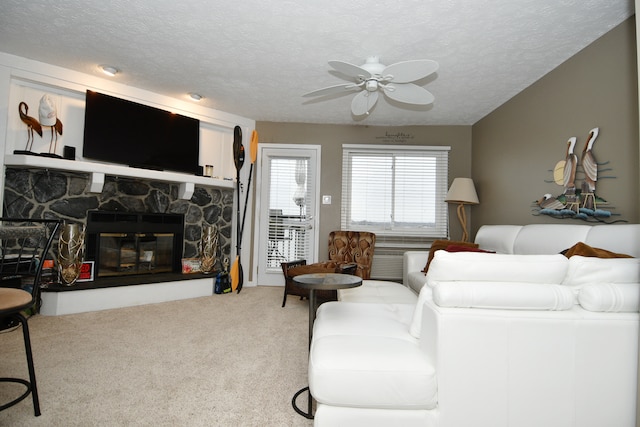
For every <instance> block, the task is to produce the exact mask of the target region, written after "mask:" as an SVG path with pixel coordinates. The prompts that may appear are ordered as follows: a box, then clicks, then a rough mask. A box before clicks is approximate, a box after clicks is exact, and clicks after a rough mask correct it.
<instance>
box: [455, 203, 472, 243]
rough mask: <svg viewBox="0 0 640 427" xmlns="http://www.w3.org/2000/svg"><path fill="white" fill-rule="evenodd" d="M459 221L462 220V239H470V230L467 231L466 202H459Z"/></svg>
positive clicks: (464, 240)
mask: <svg viewBox="0 0 640 427" xmlns="http://www.w3.org/2000/svg"><path fill="white" fill-rule="evenodd" d="M457 212H458V221H460V226H461V227H462V241H463V242H466V241H468V240H469V232H468V231H467V212H466V211H465V209H464V203H460V204H458V210H457Z"/></svg>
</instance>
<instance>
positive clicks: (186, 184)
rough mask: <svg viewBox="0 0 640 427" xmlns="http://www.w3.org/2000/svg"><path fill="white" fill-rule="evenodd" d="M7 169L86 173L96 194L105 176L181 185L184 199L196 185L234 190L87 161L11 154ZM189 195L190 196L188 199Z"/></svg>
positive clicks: (226, 184) (221, 183) (215, 182)
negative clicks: (19, 168) (89, 176)
mask: <svg viewBox="0 0 640 427" xmlns="http://www.w3.org/2000/svg"><path fill="white" fill-rule="evenodd" d="M4 164H5V166H14V167H24V168H40V169H55V170H63V171H70V172H85V173H89V174H91V180H92V184H91V189H92V191H93V192H100V191H102V184H104V176H105V175H113V176H123V177H129V178H143V179H150V180H154V181H162V182H170V183H176V184H180V193H181V198H183V199H190V198H191V195H192V194H193V187H194V185H199V186H203V187H216V188H234V185H235V183H234V181H231V180H225V179H217V178H209V177H204V176H196V175H188V174H184V173H177V172H163V171H155V170H149V169H139V168H131V167H128V166H119V165H112V164H107V163H95V162H83V161H77V160H67V159H58V158H51V157H44V156H32V155H28V154H9V155H6V156H5V157H4ZM187 196H188V197H187Z"/></svg>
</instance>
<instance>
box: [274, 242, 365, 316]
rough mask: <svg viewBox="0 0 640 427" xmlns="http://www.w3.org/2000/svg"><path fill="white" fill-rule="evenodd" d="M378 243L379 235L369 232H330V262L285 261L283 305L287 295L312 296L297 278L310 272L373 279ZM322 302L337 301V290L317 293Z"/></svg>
mask: <svg viewBox="0 0 640 427" xmlns="http://www.w3.org/2000/svg"><path fill="white" fill-rule="evenodd" d="M375 244H376V235H375V234H374V233H370V232H367V231H332V232H331V233H329V260H328V261H323V262H318V263H315V264H308V265H307V262H306V261H305V260H296V261H289V262H283V263H282V264H281V266H282V272H283V274H284V279H285V286H284V297H283V299H282V306H283V307H284V306H285V304H286V302H287V295H296V296H300V297H302V298H305V297H308V296H309V291H308V290H307V289H302V288H300V287H299V286H297V285H296V284H295V282H294V281H293V278H294V277H295V276H298V275H300V274H308V273H344V274H355V275H356V276H359V277H361V278H362V279H370V278H371V264H372V262H373V251H374V248H375ZM316 297H317V298H318V301H330V300H335V299H336V291H318V292H316Z"/></svg>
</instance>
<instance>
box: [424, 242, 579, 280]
mask: <svg viewBox="0 0 640 427" xmlns="http://www.w3.org/2000/svg"><path fill="white" fill-rule="evenodd" d="M568 267H569V261H568V259H567V258H566V257H565V256H564V255H561V254H555V255H512V254H489V253H480V252H447V251H438V252H436V253H435V254H434V256H433V261H432V262H431V265H430V266H429V271H428V272H427V284H428V285H429V286H431V287H433V286H434V285H435V284H436V283H439V282H452V281H460V280H464V281H474V282H504V281H507V280H508V281H509V282H518V283H557V284H560V283H562V280H563V279H564V277H565V275H566V273H567V269H568Z"/></svg>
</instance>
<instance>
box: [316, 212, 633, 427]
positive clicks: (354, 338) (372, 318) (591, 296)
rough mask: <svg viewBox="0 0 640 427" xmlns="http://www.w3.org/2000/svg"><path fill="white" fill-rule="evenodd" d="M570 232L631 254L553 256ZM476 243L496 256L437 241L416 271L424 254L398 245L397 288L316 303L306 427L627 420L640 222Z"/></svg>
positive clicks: (524, 229)
mask: <svg viewBox="0 0 640 427" xmlns="http://www.w3.org/2000/svg"><path fill="white" fill-rule="evenodd" d="M579 241H583V242H585V243H587V244H589V245H591V246H593V247H597V248H603V249H607V250H610V251H614V252H618V253H626V254H630V255H632V256H634V257H636V258H634V259H629V258H616V259H601V258H587V257H582V256H573V257H571V258H569V259H567V258H566V257H564V256H563V255H560V254H559V252H560V251H562V250H564V249H567V248H569V247H571V246H572V245H574V244H575V243H576V242H579ZM476 243H479V245H480V247H481V248H483V249H488V250H493V251H495V252H497V254H487V253H469V252H464V253H448V252H446V251H438V252H436V254H435V257H434V260H433V262H432V264H431V266H430V268H429V272H428V274H427V275H426V276H425V275H424V273H420V274H414V273H418V272H419V271H420V270H422V269H423V268H424V266H425V264H426V261H427V254H428V253H427V252H422V253H420V254H417V253H408V254H407V255H406V256H405V268H407V271H405V284H406V285H407V286H403V285H400V284H396V285H395V286H396V287H397V288H395V289H397V290H398V292H397V293H395V292H394V290H393V289H394V285H393V284H391V283H388V282H384V284H378V285H379V286H376V283H375V281H374V282H369V283H365V284H364V285H363V287H362V291H361V294H360V295H361V296H362V298H361V299H360V300H359V299H358V294H357V293H356V292H351V293H350V294H348V295H344V298H341V300H340V301H337V302H330V303H325V304H323V305H321V306H320V308H319V309H318V313H317V318H316V322H315V325H314V331H313V340H312V346H311V350H310V356H309V385H310V389H311V393H312V395H313V396H314V398H315V399H316V401H317V410H316V414H315V421H314V425H315V426H319V427H322V426H332V427H335V426H368V427H369V426H409V427H410V426H428V427H435V426H439V427H465V426H473V427H482V426H486V427H507V426H508V427H513V426H518V427H520V426H532V427H533V426H535V427H539V426H545V427H554V426H562V427H565V426H575V427H578V426H579V427H585V426H586V427H589V426H594V427H596V426H598V427H600V426H604V425H611V426H614V425H615V426H634V425H635V414H636V401H637V394H636V381H637V366H638V329H639V328H638V325H639V319H640V318H639V313H638V306H639V304H640V292H639V289H640V260H639V259H637V257H639V256H640V225H636V224H633V225H630V224H617V225H597V226H589V225H575V224H558V225H556V224H545V225H527V226H507V225H504V226H503V225H496V226H484V227H482V228H481V229H480V230H479V231H478V234H477V236H476ZM413 257H415V259H413ZM418 258H420V260H419V259H418ZM412 278H413V280H412ZM418 280H424V281H423V282H422V283H423V284H422V285H420V284H419V282H418ZM367 285H369V286H367ZM356 289H358V288H356ZM409 289H413V292H417V293H418V295H419V296H416V295H415V294H414V295H413V296H412V297H411V298H410V297H409V294H407V293H406V292H407V291H408V290H409ZM385 298H386V300H384V299H385ZM412 298H413V299H412ZM416 300H417V302H416Z"/></svg>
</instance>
